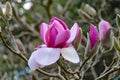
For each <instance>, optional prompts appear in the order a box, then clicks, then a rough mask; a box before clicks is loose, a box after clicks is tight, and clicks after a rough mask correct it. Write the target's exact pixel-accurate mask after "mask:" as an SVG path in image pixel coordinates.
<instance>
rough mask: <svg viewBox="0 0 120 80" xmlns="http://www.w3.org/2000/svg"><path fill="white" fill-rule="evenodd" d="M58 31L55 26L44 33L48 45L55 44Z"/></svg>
mask: <svg viewBox="0 0 120 80" xmlns="http://www.w3.org/2000/svg"><path fill="white" fill-rule="evenodd" d="M57 34H58V31H57V29H56V28H55V27H51V28H50V29H49V30H48V31H47V34H46V42H47V46H48V47H53V46H54V44H55V40H56V36H57Z"/></svg>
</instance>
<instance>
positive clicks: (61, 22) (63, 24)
mask: <svg viewBox="0 0 120 80" xmlns="http://www.w3.org/2000/svg"><path fill="white" fill-rule="evenodd" d="M54 20H57V21H58V22H59V23H60V24H61V25H62V26H63V27H64V29H68V27H67V25H66V24H65V23H64V21H62V20H61V19H59V18H57V17H54V18H52V19H51V20H50V23H52V22H53V21H54Z"/></svg>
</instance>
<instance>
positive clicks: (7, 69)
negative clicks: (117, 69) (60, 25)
mask: <svg viewBox="0 0 120 80" xmlns="http://www.w3.org/2000/svg"><path fill="white" fill-rule="evenodd" d="M7 1H9V2H10V4H11V6H12V19H11V20H9V26H8V28H9V29H10V31H11V32H12V34H13V35H14V38H15V40H16V42H17V43H18V46H19V49H20V51H22V52H23V53H24V55H25V56H26V57H27V58H29V57H30V55H31V53H32V51H33V50H35V47H36V46H38V45H40V44H42V42H41V39H40V36H39V28H40V24H41V23H42V22H46V23H49V20H50V19H51V18H52V17H58V18H60V19H62V20H63V21H64V22H66V24H67V25H68V27H69V28H70V27H72V25H73V24H74V22H77V23H78V24H79V26H80V27H81V28H82V30H83V35H84V36H85V37H86V35H87V32H89V25H90V23H93V24H95V25H96V26H98V23H99V21H100V19H104V20H107V21H108V22H109V23H110V24H111V25H112V28H113V30H114V33H115V34H114V35H116V36H117V33H118V31H117V30H116V27H117V26H116V15H117V14H120V0H0V6H1V8H2V10H3V11H4V8H5V3H6V2H7ZM0 27H1V30H2V32H3V33H2V34H3V35H4V38H5V39H6V41H7V43H8V44H9V45H10V46H11V47H12V48H15V47H14V45H13V43H12V41H11V37H10V35H9V32H8V31H7V29H6V23H5V22H4V21H3V20H2V19H1V18H0ZM83 52H84V51H83ZM113 53H115V51H114V49H113V50H112V51H111V52H109V54H106V55H104V56H103V57H102V58H101V59H100V61H99V62H98V63H97V64H96V65H95V69H96V72H97V74H98V75H99V74H100V73H101V71H103V69H104V65H103V62H104V60H105V61H106V64H107V65H109V64H110V63H111V61H112V60H113V55H114V54H113ZM55 65H56V64H55ZM55 65H51V66H49V67H46V68H44V70H46V71H48V72H52V71H55V70H56V69H55V68H56V66H55ZM53 68H54V69H53ZM116 77H119V74H118V75H116ZM0 80H49V78H48V77H46V76H43V75H42V74H40V73H38V72H34V73H33V74H30V70H29V67H28V66H27V64H26V63H25V62H24V60H22V59H21V58H20V57H18V56H16V55H14V54H13V53H11V52H10V51H9V50H8V49H7V48H6V47H5V46H4V44H3V43H2V41H1V40H0ZM85 80H93V78H92V76H91V74H90V73H89V72H88V74H86V77H85ZM105 80H107V79H105ZM115 80H119V79H117V78H116V79H115Z"/></svg>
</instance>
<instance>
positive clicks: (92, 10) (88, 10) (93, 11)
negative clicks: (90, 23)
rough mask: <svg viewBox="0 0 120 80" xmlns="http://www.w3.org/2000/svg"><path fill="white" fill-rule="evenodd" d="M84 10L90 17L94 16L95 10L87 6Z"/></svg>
mask: <svg viewBox="0 0 120 80" xmlns="http://www.w3.org/2000/svg"><path fill="white" fill-rule="evenodd" d="M84 10H85V12H87V13H88V14H89V15H91V16H95V15H96V10H95V9H94V8H93V7H91V6H90V5H89V4H86V5H85V7H84Z"/></svg>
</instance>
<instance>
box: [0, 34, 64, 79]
mask: <svg viewBox="0 0 120 80" xmlns="http://www.w3.org/2000/svg"><path fill="white" fill-rule="evenodd" d="M0 38H1V40H2V42H3V44H4V45H5V47H6V48H8V50H10V51H11V52H12V53H14V54H15V55H17V56H19V57H20V58H22V59H23V60H24V61H25V62H26V63H28V59H27V58H26V57H25V56H24V55H23V54H22V53H21V52H16V51H15V50H14V49H12V48H11V47H10V46H9V45H8V44H7V43H6V41H5V40H4V38H3V36H2V33H0ZM37 71H38V72H40V73H42V74H44V75H46V76H48V77H56V78H61V79H63V80H64V78H63V76H61V74H59V73H58V74H51V73H47V72H45V71H43V70H42V69H37Z"/></svg>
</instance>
